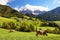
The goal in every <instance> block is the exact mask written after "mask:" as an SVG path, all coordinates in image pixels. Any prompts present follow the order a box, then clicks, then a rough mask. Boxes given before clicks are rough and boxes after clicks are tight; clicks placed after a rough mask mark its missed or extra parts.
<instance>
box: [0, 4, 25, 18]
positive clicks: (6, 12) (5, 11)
mask: <svg viewBox="0 0 60 40" xmlns="http://www.w3.org/2000/svg"><path fill="white" fill-rule="evenodd" d="M0 16H2V17H7V18H9V17H23V16H24V15H23V14H21V13H19V12H18V11H16V10H14V9H12V8H11V7H10V6H6V5H0Z"/></svg>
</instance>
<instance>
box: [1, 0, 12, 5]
mask: <svg viewBox="0 0 60 40" xmlns="http://www.w3.org/2000/svg"><path fill="white" fill-rule="evenodd" d="M11 1H13V0H0V4H1V5H7V3H8V2H11Z"/></svg>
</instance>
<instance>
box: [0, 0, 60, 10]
mask: <svg viewBox="0 0 60 40" xmlns="http://www.w3.org/2000/svg"><path fill="white" fill-rule="evenodd" d="M3 2H5V4H4V5H6V4H7V5H9V6H11V7H12V8H15V7H18V8H20V7H22V6H25V5H26V4H30V5H33V6H43V7H48V8H49V10H52V9H54V8H56V7H58V6H60V0H5V1H4V0H1V1H0V4H3Z"/></svg>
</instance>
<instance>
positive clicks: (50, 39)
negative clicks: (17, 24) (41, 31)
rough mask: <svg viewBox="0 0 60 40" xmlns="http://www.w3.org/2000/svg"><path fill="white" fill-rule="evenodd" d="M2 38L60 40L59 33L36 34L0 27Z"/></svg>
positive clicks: (14, 39) (0, 38)
mask: <svg viewBox="0 0 60 40" xmlns="http://www.w3.org/2000/svg"><path fill="white" fill-rule="evenodd" d="M0 40H60V35H58V34H48V36H41V35H39V36H38V37H37V36H36V33H35V32H17V31H15V32H12V33H11V32H9V30H6V29H1V28H0Z"/></svg>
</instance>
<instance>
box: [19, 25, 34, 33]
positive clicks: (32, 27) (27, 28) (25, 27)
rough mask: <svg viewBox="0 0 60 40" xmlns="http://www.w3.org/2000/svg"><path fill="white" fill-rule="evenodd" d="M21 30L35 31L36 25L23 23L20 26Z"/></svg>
mask: <svg viewBox="0 0 60 40" xmlns="http://www.w3.org/2000/svg"><path fill="white" fill-rule="evenodd" d="M20 31H24V32H31V31H34V26H33V25H28V24H23V25H22V26H20Z"/></svg>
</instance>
